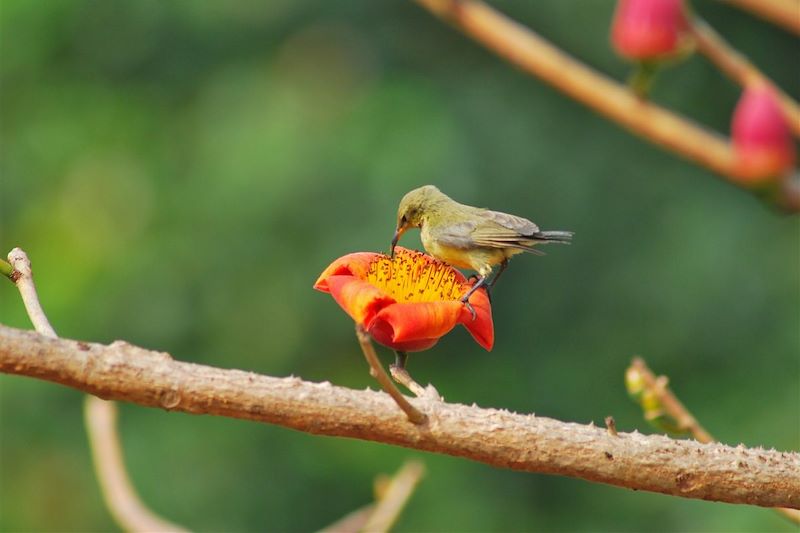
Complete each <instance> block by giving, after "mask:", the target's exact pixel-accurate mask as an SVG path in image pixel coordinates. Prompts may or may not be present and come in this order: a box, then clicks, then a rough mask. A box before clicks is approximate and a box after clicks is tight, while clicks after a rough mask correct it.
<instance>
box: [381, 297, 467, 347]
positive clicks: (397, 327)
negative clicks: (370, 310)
mask: <svg viewBox="0 0 800 533" xmlns="http://www.w3.org/2000/svg"><path fill="white" fill-rule="evenodd" d="M463 307H464V304H462V303H461V302H457V301H448V302H414V303H404V304H398V303H396V304H394V305H388V306H385V307H383V308H382V309H381V310H380V311H378V312H377V313H376V314H375V317H374V319H373V321H372V322H371V323H369V324H367V330H368V331H370V332H371V331H372V330H373V329H376V330H378V331H380V332H382V333H388V332H391V338H390V339H388V340H390V341H391V343H392V344H396V343H406V342H409V341H418V340H429V339H438V338H439V337H442V336H443V335H445V334H447V333H448V332H449V331H450V330H451V329H453V328H454V327H455V325H456V324H457V323H458V319H459V317H460V316H461V308H463ZM376 340H378V339H377V338H376ZM379 342H381V343H382V344H387V343H385V342H383V341H381V340H379Z"/></svg>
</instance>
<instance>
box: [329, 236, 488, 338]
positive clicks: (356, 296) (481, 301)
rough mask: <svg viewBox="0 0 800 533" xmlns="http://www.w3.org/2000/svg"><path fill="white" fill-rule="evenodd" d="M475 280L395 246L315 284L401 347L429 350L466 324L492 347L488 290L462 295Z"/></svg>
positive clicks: (359, 257)
mask: <svg viewBox="0 0 800 533" xmlns="http://www.w3.org/2000/svg"><path fill="white" fill-rule="evenodd" d="M471 286H472V285H471V284H470V282H468V281H467V279H466V278H465V277H464V275H463V274H461V272H459V271H458V270H455V269H454V268H452V267H451V266H449V265H447V264H445V263H442V262H441V261H438V260H436V259H434V258H433V257H431V256H429V255H425V254H423V253H421V252H415V251H413V250H408V249H406V248H402V247H399V246H398V247H397V248H395V253H394V259H392V258H390V257H389V256H387V255H383V254H377V253H370V252H359V253H353V254H348V255H345V256H343V257H340V258H339V259H337V260H336V261H334V262H333V263H331V265H330V266H329V267H328V268H326V269H325V271H324V272H323V273H322V274H321V275H320V277H319V279H317V282H316V283H315V284H314V288H315V289H317V290H319V291H322V292H327V293H330V295H331V296H333V298H334V300H336V303H338V304H339V305H340V306H341V307H342V309H344V310H345V312H347V314H348V315H350V316H351V317H352V318H353V320H355V321H356V323H358V324H361V325H362V326H363V327H364V329H366V330H367V331H368V332H369V334H370V335H372V338H373V339H375V340H376V341H377V342H379V343H381V344H383V345H385V346H388V347H389V348H392V349H394V350H398V351H402V352H418V351H421V350H427V349H428V348H430V347H432V346H433V345H434V344H436V343H437V342H438V341H439V338H441V337H442V336H444V335H445V334H446V333H447V332H449V331H450V330H451V329H453V328H454V327H455V326H456V324H459V323H460V324H463V325H464V327H466V328H467V331H469V332H470V334H471V335H472V337H473V338H474V339H475V341H476V342H477V343H478V344H480V345H481V346H483V347H484V348H486V349H487V350H491V349H492V345H493V344H494V326H493V324H492V306H491V304H490V303H489V297H488V295H487V294H486V291H485V290H478V291H476V292H475V293H474V294H473V295H472V296H471V297H470V299H469V303H470V304H471V305H472V307H473V308H474V309H475V314H476V317H475V319H474V320H473V318H472V314H471V313H470V312H469V310H468V309H467V307H466V305H464V303H463V302H461V298H462V297H463V296H464V295H465V294H466V292H467V291H468V290H469V289H470V287H471Z"/></svg>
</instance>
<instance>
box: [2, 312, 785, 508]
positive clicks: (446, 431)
mask: <svg viewBox="0 0 800 533" xmlns="http://www.w3.org/2000/svg"><path fill="white" fill-rule="evenodd" d="M0 372H5V373H9V374H20V375H26V376H30V377H35V378H39V379H44V380H48V381H52V382H56V383H61V384H63V385H67V386H70V387H73V388H76V389H79V390H82V391H85V392H88V393H91V394H95V395H97V396H100V397H102V398H105V399H113V400H121V401H128V402H132V403H136V404H139V405H143V406H148V407H160V408H162V409H167V410H174V411H181V412H185V413H193V414H214V415H219V416H228V417H233V418H240V419H247V420H255V421H260V422H268V423H272V424H279V425H282V426H286V427H290V428H293V429H297V430H300V431H305V432H308V433H314V434H321V435H332V436H340V437H351V438H359V439H365V440H372V441H377V442H384V443H388V444H395V445H399V446H404V447H408V448H416V449H419V450H427V451H430V452H436V453H444V454H448V455H454V456H461V457H466V458H469V459H473V460H475V461H481V462H484V463H487V464H490V465H493V466H497V467H501V468H511V469H515V470H523V471H528V472H542V473H548V474H559V475H564V476H571V477H577V478H582V479H586V480H589V481H597V482H602V483H608V484H612V485H618V486H622V487H628V488H632V489H638V490H647V491H653V492H661V493H664V494H672V495H676V496H682V497H687V498H699V499H706V500H715V501H724V502H730V503H747V504H752V505H761V506H768V507H776V506H782V507H792V508H798V507H800V454H797V453H793V452H778V451H775V450H762V449H747V448H744V447H743V446H739V447H737V448H732V447H729V446H723V445H721V444H713V443H712V444H701V443H698V442H695V441H679V440H673V439H669V438H667V437H664V436H659V435H651V436H645V435H641V434H639V433H622V432H620V433H618V434H617V435H616V436H612V435H609V434H608V432H607V431H606V430H605V429H604V428H598V427H594V426H593V425H589V426H583V425H579V424H572V423H565V422H559V421H557V420H552V419H549V418H544V417H537V416H534V415H520V414H514V413H510V412H508V411H501V410H496V409H481V408H478V407H469V406H465V405H457V404H447V403H444V402H439V401H431V400H427V399H420V398H417V399H412V400H410V401H411V402H412V403H414V405H415V407H417V408H418V409H420V410H421V411H423V412H424V413H425V414H426V415H427V416H428V422H427V423H426V424H422V425H415V424H412V423H410V422H409V421H408V419H407V417H406V415H405V414H404V413H403V412H402V411H400V410H399V409H397V405H396V404H395V402H394V401H393V400H392V399H391V398H390V397H389V396H388V395H386V394H383V393H379V392H373V391H355V390H350V389H345V388H341V387H335V386H333V385H331V384H330V383H308V382H304V381H302V380H300V379H299V378H274V377H269V376H261V375H257V374H253V373H250V372H243V371H240V370H222V369H218V368H213V367H208V366H203V365H196V364H191V363H182V362H177V361H173V360H172V358H171V357H170V356H169V355H168V354H166V353H160V352H153V351H149V350H145V349H143V348H138V347H136V346H132V345H130V344H128V343H125V342H122V341H117V342H115V343H113V344H111V345H108V346H105V345H102V344H94V343H86V342H79V341H72V340H65V339H50V338H47V337H44V336H42V335H38V334H36V333H33V332H28V331H22V330H18V329H13V328H9V327H6V326H2V325H0Z"/></svg>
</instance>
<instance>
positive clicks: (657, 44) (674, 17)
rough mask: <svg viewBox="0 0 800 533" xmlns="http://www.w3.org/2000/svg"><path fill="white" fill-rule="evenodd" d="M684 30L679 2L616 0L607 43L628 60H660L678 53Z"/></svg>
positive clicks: (679, 0) (684, 22)
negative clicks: (610, 43)
mask: <svg viewBox="0 0 800 533" xmlns="http://www.w3.org/2000/svg"><path fill="white" fill-rule="evenodd" d="M687 28H688V24H687V22H686V18H685V16H684V13H683V1H682V0H619V3H618V4H617V10H616V12H615V13H614V21H613V23H612V28H611V42H612V44H613V45H614V48H616V50H617V52H618V53H619V54H620V55H621V56H623V57H626V58H628V59H636V60H646V59H661V58H663V57H664V56H669V55H671V54H673V53H675V52H677V51H678V50H679V48H680V45H681V40H682V39H683V37H685V36H686V35H687V31H686V30H687Z"/></svg>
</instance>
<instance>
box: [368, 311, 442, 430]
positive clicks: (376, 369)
mask: <svg viewBox="0 0 800 533" xmlns="http://www.w3.org/2000/svg"><path fill="white" fill-rule="evenodd" d="M356 337H358V343H359V344H360V345H361V350H362V351H363V352H364V357H365V358H366V359H367V363H369V367H370V373H371V374H372V377H374V378H375V379H377V380H378V383H380V384H381V387H383V390H385V391H386V392H387V394H389V396H391V397H392V399H393V400H394V401H395V402H396V403H397V405H398V406H399V407H400V409H402V410H403V412H404V413H405V414H406V416H408V419H409V420H410V421H411V422H413V423H415V424H424V423H425V422H427V420H428V417H427V416H426V415H425V413H423V412H422V411H420V410H418V409H417V408H416V407H414V406H413V405H411V404H410V403H409V402H408V400H407V399H406V397H405V396H403V393H401V392H400V391H399V390H398V389H397V387H396V386H395V384H394V383H393V382H392V380H391V379H390V378H389V375H388V374H387V373H386V371H385V370H384V369H383V365H381V362H380V360H379V359H378V355H377V354H376V353H375V348H374V347H373V346H372V340H371V339H370V337H369V333H367V332H366V331H364V328H362V327H361V326H360V325H358V324H356Z"/></svg>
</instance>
